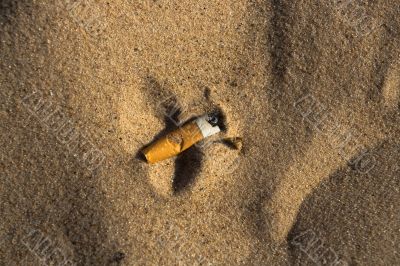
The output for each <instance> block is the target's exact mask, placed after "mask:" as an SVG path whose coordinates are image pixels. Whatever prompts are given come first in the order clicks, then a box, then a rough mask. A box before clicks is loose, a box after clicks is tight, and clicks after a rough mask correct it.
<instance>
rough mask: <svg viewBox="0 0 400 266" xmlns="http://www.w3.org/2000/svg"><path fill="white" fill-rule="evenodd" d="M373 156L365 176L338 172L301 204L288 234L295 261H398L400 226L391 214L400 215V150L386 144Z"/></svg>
mask: <svg viewBox="0 0 400 266" xmlns="http://www.w3.org/2000/svg"><path fill="white" fill-rule="evenodd" d="M373 154H374V155H375V156H376V159H377V164H376V166H375V168H374V169H373V170H372V171H370V172H369V174H368V175H366V174H362V173H360V172H359V171H357V169H352V168H350V167H348V168H346V169H342V170H339V171H337V172H336V173H334V174H332V175H331V176H330V178H329V179H327V180H326V181H325V182H323V183H321V185H320V186H319V187H318V188H317V189H316V190H315V191H314V192H313V193H312V194H311V195H310V196H308V197H307V199H306V200H305V201H304V202H303V204H302V206H301V208H300V211H299V214H298V216H297V220H296V223H295V225H294V226H293V227H292V229H291V232H290V233H289V235H288V237H287V241H288V243H289V245H288V247H289V255H290V258H291V261H292V262H293V265H302V264H304V263H305V262H307V261H308V262H310V259H311V261H314V262H316V263H322V264H323V265H333V264H334V263H335V261H340V260H342V261H345V262H347V263H348V264H349V265H350V264H352V263H354V264H357V265H358V264H360V265H362V264H364V263H367V262H368V264H369V263H370V264H371V265H379V264H382V262H385V263H386V264H387V265H397V264H398V263H399V262H400V257H399V256H398V255H396V250H399V245H398V243H400V235H399V234H398V232H399V230H400V224H399V222H398V219H396V218H394V217H399V214H400V207H399V206H400V205H399V204H397V203H396V202H399V198H400V194H399V192H398V189H397V188H398V187H399V186H400V178H399V176H400V168H398V167H397V165H398V161H399V160H400V151H399V149H398V148H397V147H396V146H395V145H393V142H387V143H385V144H384V145H382V146H381V147H377V148H376V149H375V151H374V152H373ZM316 241H317V242H316ZM315 243H316V244H315ZM306 251H307V252H306ZM345 256H346V257H345ZM363 257H364V258H367V260H365V261H363V259H362V258H363ZM322 260H325V264H324V263H323V261H322ZM330 263H332V264H330ZM335 265H342V264H335ZM343 265H345V264H343ZM346 265H347V264H346Z"/></svg>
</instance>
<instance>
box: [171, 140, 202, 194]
mask: <svg viewBox="0 0 400 266" xmlns="http://www.w3.org/2000/svg"><path fill="white" fill-rule="evenodd" d="M202 160H203V154H202V152H201V151H200V148H198V147H197V146H193V147H191V148H190V149H188V150H186V151H185V152H183V153H182V154H181V155H180V156H178V158H177V159H176V161H175V174H174V180H173V189H174V192H175V193H179V192H180V191H182V190H183V189H184V188H186V187H187V186H189V185H190V184H191V183H192V182H193V181H194V179H195V177H196V176H197V175H198V174H199V172H200V169H201V165H202Z"/></svg>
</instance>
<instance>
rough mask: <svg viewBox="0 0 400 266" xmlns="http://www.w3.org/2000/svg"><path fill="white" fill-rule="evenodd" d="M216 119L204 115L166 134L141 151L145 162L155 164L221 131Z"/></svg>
mask: <svg viewBox="0 0 400 266" xmlns="http://www.w3.org/2000/svg"><path fill="white" fill-rule="evenodd" d="M217 122H218V121H216V117H215V116H212V115H204V116H202V117H199V118H197V119H196V120H195V121H193V122H190V123H187V124H185V125H183V126H182V127H180V128H178V129H176V130H174V131H172V132H170V133H168V134H167V135H166V136H164V137H162V138H161V139H159V140H157V141H155V142H154V143H153V144H151V145H150V146H148V147H147V148H145V149H144V150H143V154H144V156H145V157H146V160H147V162H149V163H151V164H152V163H156V162H159V161H162V160H165V159H168V158H171V157H174V156H176V155H178V154H180V153H181V152H183V151H185V150H187V149H188V148H190V147H191V146H193V145H194V144H196V143H197V142H199V141H201V140H202V139H204V138H207V137H209V136H212V135H214V134H217V133H218V132H220V131H221V129H220V128H219V126H218V125H217Z"/></svg>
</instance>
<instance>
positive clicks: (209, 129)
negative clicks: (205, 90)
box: [196, 115, 221, 138]
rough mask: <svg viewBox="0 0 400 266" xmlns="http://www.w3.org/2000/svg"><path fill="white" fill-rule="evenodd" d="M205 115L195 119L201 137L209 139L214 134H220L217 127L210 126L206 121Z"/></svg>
mask: <svg viewBox="0 0 400 266" xmlns="http://www.w3.org/2000/svg"><path fill="white" fill-rule="evenodd" d="M207 117H208V116H207V115H205V116H202V117H199V118H197V119H196V124H197V126H198V127H199V129H200V131H201V134H202V135H203V137H204V138H207V137H210V136H212V135H214V134H217V133H219V132H221V129H220V128H219V126H214V127H213V126H212V125H211V124H210V123H209V122H208V121H207Z"/></svg>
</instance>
